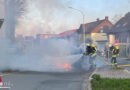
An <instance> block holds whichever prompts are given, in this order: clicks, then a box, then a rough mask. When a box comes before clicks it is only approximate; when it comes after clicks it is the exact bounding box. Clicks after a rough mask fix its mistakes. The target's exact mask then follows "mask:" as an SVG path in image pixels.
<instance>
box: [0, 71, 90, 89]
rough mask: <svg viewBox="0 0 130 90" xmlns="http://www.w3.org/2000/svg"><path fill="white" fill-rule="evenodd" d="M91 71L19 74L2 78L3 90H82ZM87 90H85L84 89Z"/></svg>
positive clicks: (10, 74) (11, 74) (6, 75)
mask: <svg viewBox="0 0 130 90" xmlns="http://www.w3.org/2000/svg"><path fill="white" fill-rule="evenodd" d="M91 73H92V71H88V72H71V73H70V72H68V73H67V72H66V73H59V72H57V73H56V72H55V73H48V72H44V73H43V72H21V73H9V74H5V75H3V76H2V80H3V83H4V86H5V87H11V88H10V89H3V90H83V88H84V85H87V84H84V81H85V80H87V79H88V77H89V76H90V75H91ZM0 90H1V89H0ZM86 90H87V89H86Z"/></svg>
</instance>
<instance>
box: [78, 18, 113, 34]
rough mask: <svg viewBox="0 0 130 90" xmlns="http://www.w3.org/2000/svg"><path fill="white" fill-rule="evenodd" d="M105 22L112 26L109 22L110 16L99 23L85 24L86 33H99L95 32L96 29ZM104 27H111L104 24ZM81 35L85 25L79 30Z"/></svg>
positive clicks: (98, 21)
mask: <svg viewBox="0 0 130 90" xmlns="http://www.w3.org/2000/svg"><path fill="white" fill-rule="evenodd" d="M104 22H105V23H106V22H108V23H109V24H110V25H112V23H111V22H110V21H109V20H108V16H106V17H105V19H103V20H99V19H97V21H94V22H90V23H86V24H85V33H96V32H97V31H94V30H95V28H96V27H98V26H99V25H101V24H102V23H104ZM102 25H103V28H104V27H105V26H107V27H108V28H109V26H108V25H107V24H102ZM105 32H107V31H105ZM79 33H83V24H82V25H81V26H80V28H79Z"/></svg>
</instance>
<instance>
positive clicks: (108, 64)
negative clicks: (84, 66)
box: [97, 55, 130, 68]
mask: <svg viewBox="0 0 130 90" xmlns="http://www.w3.org/2000/svg"><path fill="white" fill-rule="evenodd" d="M97 57H98V58H100V60H102V61H103V62H104V63H105V64H107V65H111V63H109V62H107V61H106V60H104V59H103V58H102V57H101V56H99V55H97ZM129 66H130V64H127V65H117V67H118V68H120V67H129Z"/></svg>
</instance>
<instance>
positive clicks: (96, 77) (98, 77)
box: [92, 74, 101, 81]
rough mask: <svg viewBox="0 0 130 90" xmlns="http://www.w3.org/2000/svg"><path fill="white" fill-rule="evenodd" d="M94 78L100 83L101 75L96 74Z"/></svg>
mask: <svg viewBox="0 0 130 90" xmlns="http://www.w3.org/2000/svg"><path fill="white" fill-rule="evenodd" d="M92 78H93V79H95V80H97V81H99V80H100V79H101V77H100V75H97V74H94V75H93V76H92Z"/></svg>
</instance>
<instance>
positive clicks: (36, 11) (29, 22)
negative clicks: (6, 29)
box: [0, 0, 130, 36]
mask: <svg viewBox="0 0 130 90" xmlns="http://www.w3.org/2000/svg"><path fill="white" fill-rule="evenodd" d="M1 1H2V0H0V18H2V17H3V8H2V7H3V4H2V2H1ZM26 3H28V4H27V6H26V7H27V11H26V13H25V15H24V16H23V17H22V18H20V23H19V25H18V26H17V27H16V34H18V35H19V34H23V35H24V36H26V35H33V36H35V35H36V34H38V33H49V32H51V33H59V32H63V31H66V30H71V29H77V28H79V25H80V24H81V23H82V15H81V13H80V12H78V11H76V10H73V9H70V8H68V7H70V6H71V7H73V8H76V9H79V10H81V11H83V12H84V14H85V22H91V21H95V20H96V19H97V18H100V19H104V18H105V16H109V18H110V20H111V21H113V17H115V16H123V15H124V14H126V13H127V12H129V11H130V7H129V6H130V0H27V2H26ZM25 32H26V33H25Z"/></svg>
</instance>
